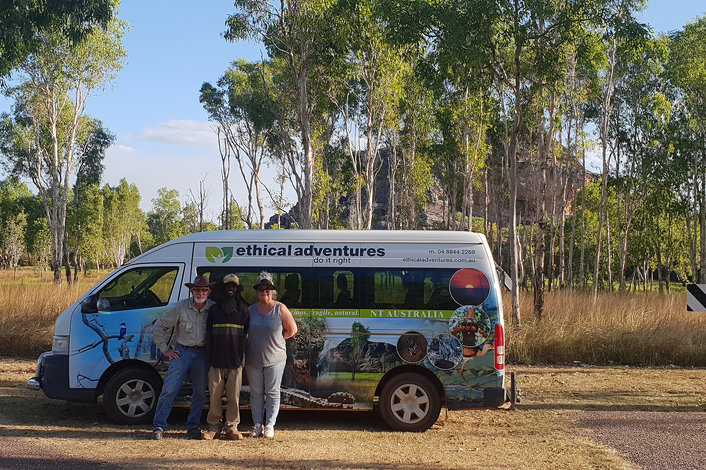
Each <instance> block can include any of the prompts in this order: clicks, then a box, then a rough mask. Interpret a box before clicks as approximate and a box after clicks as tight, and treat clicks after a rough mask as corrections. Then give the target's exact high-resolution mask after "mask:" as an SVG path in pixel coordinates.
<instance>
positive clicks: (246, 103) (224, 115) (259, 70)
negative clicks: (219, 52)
mask: <svg viewBox="0 0 706 470" xmlns="http://www.w3.org/2000/svg"><path fill="white" fill-rule="evenodd" d="M272 93H273V83H272V70H271V65H270V64H269V63H268V62H266V61H263V62H260V63H257V64H253V63H250V62H247V61H245V60H238V61H236V62H234V63H233V64H232V66H231V67H230V68H228V70H226V72H225V74H224V75H223V76H222V77H221V78H220V79H219V80H218V88H216V87H214V86H213V85H211V84H210V83H204V84H203V86H202V87H201V97H200V100H201V103H202V104H203V105H204V108H205V109H206V111H207V112H208V114H209V118H210V119H212V120H214V121H215V122H216V132H217V134H218V136H219V148H220V151H221V159H222V161H223V162H224V166H223V168H224V170H223V175H222V176H223V184H224V186H223V188H224V198H225V199H224V201H228V198H229V197H230V192H229V190H228V187H229V183H228V181H227V179H228V172H227V171H226V168H228V167H229V164H226V160H227V159H229V158H230V156H232V157H233V158H235V160H236V162H237V163H238V169H239V170H240V176H241V178H242V182H243V184H244V185H245V191H246V194H247V198H248V202H247V205H245V221H244V222H245V223H246V224H247V226H248V227H250V228H254V227H258V228H260V229H262V228H264V227H265V214H264V202H263V194H262V192H263V191H262V188H261V186H262V182H261V180H260V171H261V169H262V165H263V163H264V162H265V160H266V158H267V157H268V154H269V151H268V139H269V138H270V136H271V134H272V132H273V128H274V125H275V122H276V116H277V112H276V110H275V109H274V101H273V99H272V98H271V97H270V95H271V94H272ZM253 196H254V198H255V200H254V201H253ZM227 207H228V206H227V205H226V208H227ZM255 212H256V213H255ZM228 218H229V217H227V218H226V220H228Z"/></svg>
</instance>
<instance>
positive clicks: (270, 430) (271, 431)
mask: <svg viewBox="0 0 706 470" xmlns="http://www.w3.org/2000/svg"><path fill="white" fill-rule="evenodd" d="M264 436H265V437H268V438H273V437H275V427H274V426H265V433H264Z"/></svg>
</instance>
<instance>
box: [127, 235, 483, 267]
mask: <svg viewBox="0 0 706 470" xmlns="http://www.w3.org/2000/svg"><path fill="white" fill-rule="evenodd" d="M182 243H214V244H221V243H429V244H434V243H440V244H441V243H444V244H446V243H456V244H461V243H465V244H482V243H485V236H484V235H482V234H480V233H475V232H452V231H446V230H213V231H210V232H199V233H192V234H189V235H185V236H183V237H180V238H175V239H174V240H170V241H168V242H166V243H163V244H162V245H159V246H156V247H154V248H152V249H151V250H149V251H146V252H145V253H142V254H141V255H138V256H136V257H135V258H133V259H131V260H130V261H128V262H127V263H126V264H132V263H135V262H141V261H142V260H144V259H145V258H146V257H148V256H149V255H150V254H152V253H154V252H156V251H159V250H162V249H164V248H166V247H168V246H173V245H177V244H182Z"/></svg>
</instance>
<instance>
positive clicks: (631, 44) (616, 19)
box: [593, 0, 647, 298]
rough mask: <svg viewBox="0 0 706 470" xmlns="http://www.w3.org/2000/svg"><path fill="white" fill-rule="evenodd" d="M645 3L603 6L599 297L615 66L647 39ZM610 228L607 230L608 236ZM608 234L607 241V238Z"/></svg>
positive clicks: (629, 0)
mask: <svg viewBox="0 0 706 470" xmlns="http://www.w3.org/2000/svg"><path fill="white" fill-rule="evenodd" d="M644 4H645V1H644V0H607V1H606V2H605V5H604V10H603V18H604V22H603V24H602V25H601V26H602V27H601V28H600V29H601V31H602V35H603V41H604V47H605V49H604V50H605V61H604V68H603V70H602V72H601V73H600V74H599V84H600V88H601V92H600V98H599V101H598V103H597V106H596V109H597V111H598V116H597V120H596V121H597V122H596V124H597V127H598V133H599V136H600V141H601V161H602V167H601V168H602V169H601V206H600V209H599V213H598V234H597V249H596V254H595V263H594V266H593V295H594V298H595V297H596V296H597V295H598V286H599V279H600V266H601V262H600V261H601V252H602V246H603V232H604V228H605V227H606V226H607V224H608V215H607V207H606V206H607V201H608V172H609V168H610V161H609V154H608V152H609V148H608V147H609V137H610V136H609V133H610V123H611V119H612V116H613V97H614V93H615V85H616V80H617V78H618V77H616V65H617V64H618V60H619V57H620V56H621V55H622V54H624V53H627V52H628V51H630V50H631V49H634V48H635V47H639V46H640V44H641V43H642V42H643V41H644V40H645V38H646V36H647V30H646V29H645V27H644V25H641V24H639V23H638V22H637V21H636V19H635V11H636V10H638V9H640V8H642V7H643V6H644ZM608 233H609V229H606V234H608ZM608 237H609V235H607V237H606V238H608ZM607 242H608V243H607V245H608V248H607V249H606V256H607V257H608V265H607V266H608V270H609V282H610V285H611V287H612V276H611V275H610V269H611V266H610V256H611V255H610V248H609V246H610V245H609V243H610V239H609V238H608V240H607Z"/></svg>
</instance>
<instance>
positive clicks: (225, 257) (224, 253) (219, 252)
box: [206, 246, 233, 263]
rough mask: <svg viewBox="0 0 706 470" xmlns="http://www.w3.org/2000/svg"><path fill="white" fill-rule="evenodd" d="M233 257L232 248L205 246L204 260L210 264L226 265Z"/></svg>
mask: <svg viewBox="0 0 706 470" xmlns="http://www.w3.org/2000/svg"><path fill="white" fill-rule="evenodd" d="M232 257H233V247H232V246H224V247H223V248H218V247H217V246H207V247H206V259H207V260H209V261H210V262H211V263H218V262H219V261H220V262H221V263H227V262H228V261H230V259H231V258H232Z"/></svg>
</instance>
